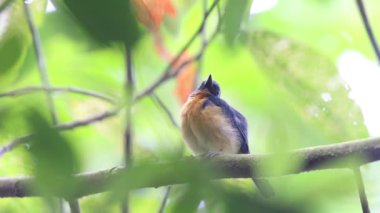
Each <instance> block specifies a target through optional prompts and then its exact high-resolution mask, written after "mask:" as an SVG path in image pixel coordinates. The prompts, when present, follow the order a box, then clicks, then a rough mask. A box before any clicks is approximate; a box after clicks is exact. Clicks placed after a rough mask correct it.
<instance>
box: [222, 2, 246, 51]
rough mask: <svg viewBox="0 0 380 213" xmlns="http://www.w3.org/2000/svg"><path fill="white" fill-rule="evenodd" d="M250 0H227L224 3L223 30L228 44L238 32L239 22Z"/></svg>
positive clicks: (244, 14)
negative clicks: (225, 3)
mask: <svg viewBox="0 0 380 213" xmlns="http://www.w3.org/2000/svg"><path fill="white" fill-rule="evenodd" d="M250 5H251V0H229V1H228V2H227V5H226V10H225V15H224V17H223V18H224V19H223V20H224V21H223V32H224V35H225V37H226V39H227V42H228V43H229V44H232V43H233V42H234V40H235V38H236V36H237V35H238V33H239V32H240V26H241V23H242V21H243V19H244V17H245V16H246V14H247V12H248V9H249V6H250Z"/></svg>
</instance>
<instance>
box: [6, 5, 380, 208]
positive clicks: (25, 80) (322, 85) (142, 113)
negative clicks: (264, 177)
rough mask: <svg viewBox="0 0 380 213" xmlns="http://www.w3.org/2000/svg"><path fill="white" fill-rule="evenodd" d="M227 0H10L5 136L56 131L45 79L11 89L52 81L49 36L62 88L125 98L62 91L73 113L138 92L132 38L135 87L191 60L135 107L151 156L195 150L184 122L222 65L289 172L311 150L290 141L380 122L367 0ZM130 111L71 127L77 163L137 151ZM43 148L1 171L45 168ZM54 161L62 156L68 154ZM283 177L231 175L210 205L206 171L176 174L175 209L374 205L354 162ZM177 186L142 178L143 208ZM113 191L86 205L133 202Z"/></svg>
mask: <svg viewBox="0 0 380 213" xmlns="http://www.w3.org/2000/svg"><path fill="white" fill-rule="evenodd" d="M214 4H215V2H214V1H212V0H132V1H130V2H128V1H126V0H125V1H121V0H120V1H119V0H112V1H109V2H107V1H100V0H93V1H90V0H77V1H75V0H54V1H47V0H29V1H27V3H26V5H27V7H28V8H29V12H30V16H29V17H28V16H26V13H25V11H26V10H25V6H24V4H23V2H22V1H15V0H0V135H1V137H0V144H1V146H4V145H6V144H8V143H10V142H11V141H12V140H14V139H15V138H17V137H19V136H23V135H25V134H28V133H29V132H31V131H42V132H43V131H44V130H43V129H42V130H38V128H36V127H35V126H36V125H38V126H44V125H46V123H48V124H49V125H50V126H51V117H50V114H49V107H48V104H47V102H46V94H45V93H44V92H43V91H42V92H41V91H37V92H28V93H27V94H22V95H9V94H8V95H1V94H7V92H9V91H14V90H16V89H20V88H26V90H25V91H31V88H30V87H31V86H35V87H41V85H42V84H41V80H40V74H39V70H40V69H41V66H39V65H38V60H37V58H36V54H35V45H37V46H39V47H40V48H41V49H42V52H40V53H39V54H40V56H41V57H42V58H43V59H44V60H45V65H46V71H47V73H48V78H49V82H50V85H51V86H52V87H53V88H54V87H56V88H63V87H75V88H82V89H86V90H89V91H93V92H97V93H101V94H104V95H106V96H107V97H110V98H112V100H116V103H114V102H111V103H110V102H107V101H104V100H101V99H99V98H96V97H94V96H85V95H78V94H75V93H72V92H67V91H58V92H55V93H53V94H54V96H53V101H54V108H55V109H56V113H57V121H58V123H59V124H62V123H70V122H74V121H78V120H83V119H88V118H91V117H92V116H96V115H99V114H101V113H104V112H107V111H109V110H112V109H115V108H117V106H120V105H122V104H123V103H125V102H127V103H128V97H127V98H126V96H128V95H126V89H125V88H126V81H127V80H126V65H125V63H126V62H125V49H129V50H131V58H132V60H131V61H132V62H133V64H131V65H132V67H133V72H134V75H135V89H134V91H133V96H134V97H137V96H138V95H140V94H143V92H144V91H146V89H147V88H149V87H150V86H151V85H152V84H153V83H155V82H156V81H157V79H159V78H160V76H162V75H163V73H164V72H165V69H167V68H169V69H172V70H176V71H178V72H179V73H178V75H177V73H176V74H173V75H171V76H170V78H169V77H168V78H167V79H165V80H167V81H165V82H163V83H162V84H159V86H158V87H157V88H154V96H151V95H150V94H149V95H146V96H141V98H140V99H139V100H138V101H136V102H135V103H134V104H133V107H132V108H131V110H132V113H131V119H132V124H133V126H132V131H133V137H132V141H133V153H134V154H133V158H134V161H135V162H137V163H138V162H145V161H156V162H157V161H163V162H164V161H170V160H175V159H178V158H181V157H182V156H189V155H191V152H190V151H189V150H188V149H187V147H185V145H184V144H183V140H182V137H181V133H180V130H179V129H178V128H177V127H176V126H175V123H177V124H178V123H179V113H180V109H181V105H182V104H183V103H184V101H185V100H186V98H187V96H188V95H189V93H190V92H191V91H192V89H193V88H194V86H195V85H198V84H199V83H200V82H201V81H202V80H204V79H206V78H207V76H208V75H209V74H212V76H213V79H214V80H216V81H217V82H218V83H219V85H220V87H221V94H222V95H221V97H222V98H223V99H225V100H227V101H228V102H229V103H230V104H231V105H232V106H233V107H234V108H236V109H238V110H239V111H240V112H241V113H242V114H244V115H245V116H246V118H247V121H248V124H249V146H250V149H251V151H252V153H255V154H264V153H279V154H278V159H277V160H276V161H275V162H272V163H268V165H267V166H266V167H265V168H260V169H263V170H275V171H278V172H279V173H281V172H286V171H287V170H289V169H292V168H294V167H295V166H298V165H299V163H300V162H289V161H287V160H286V156H284V155H281V153H283V152H284V151H287V150H294V149H298V148H305V147H311V146H318V145H327V144H333V143H339V142H344V141H350V140H355V139H360V138H366V137H370V136H372V137H373V136H379V135H380V110H379V109H380V100H379V98H378V95H377V94H378V91H379V90H380V84H379V82H380V69H379V62H378V60H377V58H376V55H375V54H374V51H373V48H372V46H371V43H370V42H369V39H368V36H367V34H366V31H365V29H364V25H363V22H362V20H361V16H360V14H359V11H358V8H357V5H356V2H355V1H354V0H351V1H347V0H334V1H332V0H287V1H284V0H253V1H250V0H241V1H232V0H229V1H228V0H220V1H219V2H218V6H214V7H213V5H214ZM365 6H366V11H367V14H368V17H369V20H370V21H371V23H372V24H373V25H372V27H373V31H374V34H375V35H380V27H378V24H377V23H376V20H380V13H379V12H378V9H379V8H380V2H379V1H376V0H366V1H365ZM210 8H211V9H210ZM205 14H206V15H205ZM27 20H31V21H33V23H32V24H33V25H34V26H35V28H36V29H37V31H38V33H39V40H40V43H39V44H36V42H34V41H33V36H32V34H31V32H30V26H31V25H30V23H29V24H28V22H27ZM203 21H205V22H204V26H203V27H200V26H202V25H201V23H202V22H203ZM198 30H200V31H199V32H198ZM194 36H196V37H194ZM193 37H194V38H195V40H194V41H193V42H191V45H190V46H189V47H188V48H186V49H184V51H183V54H182V55H181V56H180V57H179V59H178V60H177V61H175V63H172V64H171V61H173V59H175V58H176V56H178V53H180V51H181V50H182V48H183V47H184V46H185V44H186V43H187V42H188V41H189V40H190V39H191V38H193ZM123 44H124V45H123ZM40 62H41V61H40ZM184 62H186V65H184V66H183V67H182V69H178V67H180V66H181V64H183V63H184ZM152 97H153V98H152ZM126 99H127V100H126ZM160 103H161V104H162V105H160ZM162 106H165V107H162ZM31 109H34V110H36V109H38V110H37V111H38V113H35V111H32V114H39V115H40V117H38V116H37V118H36V116H30V114H31ZM165 110H167V111H168V112H166V111H165ZM33 112H34V113H33ZM168 113H169V114H170V115H171V117H172V118H174V121H171V120H170V116H168ZM126 114H128V113H125V110H124V109H123V110H121V111H120V112H119V113H117V114H116V115H113V116H110V117H107V118H106V119H104V120H101V121H99V122H93V123H91V124H89V125H86V126H83V127H78V128H75V129H73V130H70V131H65V132H63V133H61V134H60V136H59V137H62V138H61V140H63V141H65V143H67V147H66V148H67V151H66V152H67V153H69V154H70V155H69V156H74V157H73V159H74V160H73V164H75V169H73V171H74V170H75V172H88V171H98V170H102V169H110V168H112V167H115V166H121V165H123V162H124V160H123V159H124V151H123V150H124V148H123V146H124V145H123V134H124V130H125V128H126V120H127V119H126ZM33 126H34V127H33ZM52 131H53V130H52ZM36 147H37V145H36ZM66 148H64V149H65V150H66ZM32 149H33V144H29V143H26V144H23V145H20V146H17V147H16V148H15V149H14V150H12V151H11V152H9V153H6V154H4V155H3V156H1V157H0V176H1V177H15V176H26V175H35V174H36V170H37V174H38V169H36V167H38V162H39V161H38V159H41V158H38V156H37V157H36V156H34V155H39V154H38V153H37V154H35V153H36V152H32V151H31V150H32ZM46 152H50V150H46ZM54 156H55V153H54V152H52V154H51V158H54ZM36 159H37V160H36ZM48 159H50V158H48ZM45 160H46V159H45ZM52 162H53V163H54V162H56V163H57V165H56V166H57V167H59V163H60V162H58V160H57V159H55V160H52ZM61 163H62V162H61ZM379 166H380V165H379V163H372V164H370V165H366V166H364V167H362V173H363V178H364V182H365V187H366V190H367V196H368V200H369V206H370V208H371V210H372V212H380V194H379V190H380V184H379V182H378V181H377V180H378V178H379V177H378V175H379V174H378V172H376V171H378V169H379ZM49 168H50V167H49V166H47V167H46V169H49ZM70 171H72V170H70ZM152 178H154V177H152ZM270 181H271V183H272V184H273V187H274V189H275V191H276V195H277V196H276V198H275V199H274V200H271V201H266V200H263V199H262V198H260V196H259V195H258V193H257V191H256V189H255V188H254V187H252V185H251V182H250V181H249V180H245V179H231V180H223V181H222V182H219V181H218V183H215V184H216V185H217V186H213V187H215V189H214V188H213V187H210V189H207V190H206V191H208V192H209V194H208V192H207V193H205V194H207V196H209V197H215V194H218V195H220V200H218V201H215V200H213V201H210V203H214V205H209V207H207V202H206V204H205V201H202V202H200V204H199V202H195V201H194V199H193V200H192V198H194V197H197V198H198V201H200V200H204V199H205V200H207V199H206V198H203V197H202V196H205V197H207V196H206V195H202V196H201V195H199V193H196V192H194V191H196V190H194V188H195V189H197V187H199V188H203V187H205V186H203V185H202V184H198V185H197V186H196V187H194V188H191V187H189V186H186V185H185V186H175V187H173V188H172V191H171V193H170V195H169V200H168V204H167V208H166V211H167V212H182V211H183V212H192V211H198V212H232V211H234V212H235V211H237V212H239V211H242V212H244V211H247V212H248V211H249V212H252V211H253V210H255V208H257V209H256V211H257V212H326V213H327V212H361V207H360V202H359V197H358V193H357V189H356V186H355V184H354V183H355V180H354V178H353V175H352V173H351V172H350V171H348V170H321V171H315V172H308V173H301V174H296V175H287V176H280V177H275V178H270ZM218 184H221V186H219V185H218ZM191 189H192V190H191ZM165 190H166V189H165V187H160V188H147V189H141V190H135V191H133V192H132V193H131V196H130V205H131V206H130V209H131V212H156V211H158V209H159V207H160V205H161V201H162V199H163V197H164V193H165ZM110 197H111V198H112V195H110V194H109V193H102V194H96V195H91V196H87V197H84V198H82V199H80V205H81V209H82V212H119V211H120V204H119V203H118V202H110V200H112V199H110ZM195 200H197V199H195ZM218 202H219V203H218ZM194 203H195V204H194ZM215 203H216V204H215ZM198 204H199V205H198ZM179 206H180V207H179ZM194 206H195V207H196V208H195V209H194ZM0 209H2V210H1V212H25V211H27V212H50V211H51V208H50V207H49V205H48V204H47V202H46V201H44V200H43V199H40V198H5V199H0ZM66 210H67V207H66ZM238 210H239V211H238Z"/></svg>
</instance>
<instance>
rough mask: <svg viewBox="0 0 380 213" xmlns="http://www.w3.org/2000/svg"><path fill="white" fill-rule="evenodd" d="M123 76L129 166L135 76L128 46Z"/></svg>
mask: <svg viewBox="0 0 380 213" xmlns="http://www.w3.org/2000/svg"><path fill="white" fill-rule="evenodd" d="M125 78H126V82H125V83H126V85H125V89H126V99H127V104H126V106H127V109H126V116H127V117H126V127H125V132H124V164H125V167H127V168H130V167H132V165H133V150H132V149H133V143H132V137H133V135H132V134H133V133H132V126H133V123H132V104H133V95H134V88H135V78H134V73H133V64H132V50H131V48H130V47H128V46H126V47H125ZM121 205H122V209H121V210H122V212H123V213H128V212H130V209H129V193H128V192H127V193H126V194H125V198H124V199H123V200H122V203H121Z"/></svg>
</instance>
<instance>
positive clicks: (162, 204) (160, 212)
mask: <svg viewBox="0 0 380 213" xmlns="http://www.w3.org/2000/svg"><path fill="white" fill-rule="evenodd" d="M171 189H172V187H171V186H168V187H166V189H165V194H164V198H162V201H161V205H160V208H159V209H158V213H164V211H165V207H166V204H167V203H168V199H169V195H170V191H171Z"/></svg>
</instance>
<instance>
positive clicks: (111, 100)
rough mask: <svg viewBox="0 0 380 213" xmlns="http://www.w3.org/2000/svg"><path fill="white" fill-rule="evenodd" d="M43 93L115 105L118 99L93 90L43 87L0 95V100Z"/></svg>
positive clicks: (30, 87) (31, 87)
mask: <svg viewBox="0 0 380 213" xmlns="http://www.w3.org/2000/svg"><path fill="white" fill-rule="evenodd" d="M41 91H47V92H70V93H76V94H80V95H86V96H90V97H94V98H98V99H101V100H104V101H107V102H109V103H112V104H115V103H116V102H117V101H116V98H113V97H110V96H108V95H105V94H102V93H98V92H95V91H92V90H86V89H82V88H78V87H48V88H46V87H41V86H29V87H24V88H20V89H15V90H12V91H8V92H5V93H0V98H2V97H14V96H20V95H26V94H30V93H34V92H41Z"/></svg>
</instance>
